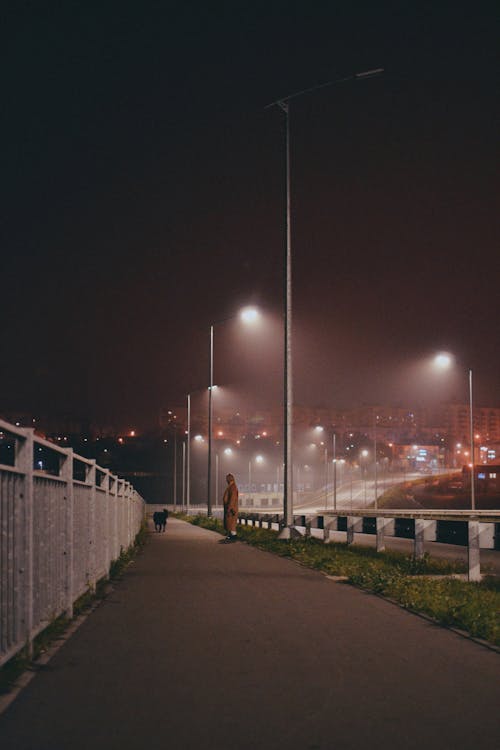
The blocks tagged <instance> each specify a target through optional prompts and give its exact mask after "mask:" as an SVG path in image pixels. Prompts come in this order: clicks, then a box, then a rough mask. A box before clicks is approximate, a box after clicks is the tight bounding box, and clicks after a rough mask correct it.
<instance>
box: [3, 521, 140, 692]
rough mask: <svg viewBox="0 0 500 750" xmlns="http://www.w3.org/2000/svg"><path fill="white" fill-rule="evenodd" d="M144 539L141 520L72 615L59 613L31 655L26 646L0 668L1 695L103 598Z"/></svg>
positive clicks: (9, 689)
mask: <svg viewBox="0 0 500 750" xmlns="http://www.w3.org/2000/svg"><path fill="white" fill-rule="evenodd" d="M146 539H147V525H146V524H145V523H144V524H143V525H142V526H141V528H140V530H139V532H138V533H137V535H136V537H135V539H134V542H133V544H132V545H131V546H130V547H129V548H128V550H124V549H122V550H121V552H120V556H119V557H118V559H117V560H113V562H112V563H111V565H110V569H109V577H108V578H101V580H99V581H97V584H96V588H95V590H92V589H90V588H89V589H88V591H86V592H85V593H84V594H82V596H80V597H79V598H78V599H77V600H76V601H75V602H74V604H73V617H72V618H69V617H66V615H60V617H56V618H54V619H53V620H52V622H51V623H50V624H49V625H48V626H47V627H46V628H45V629H44V630H42V632H41V633H39V634H38V635H37V636H36V638H35V639H34V640H33V648H32V656H31V657H30V654H29V650H28V648H27V647H25V648H23V649H22V650H21V651H19V652H18V653H17V654H16V655H15V656H14V657H13V658H12V659H10V660H9V661H8V662H7V663H6V664H4V665H3V666H2V667H1V668H0V696H1V695H5V694H6V693H9V692H10V691H11V690H12V688H13V687H14V686H15V683H16V680H17V679H18V678H19V677H20V675H21V674H22V673H23V672H25V671H26V670H28V669H35V668H36V666H35V665H36V662H37V660H38V659H39V658H40V657H41V656H42V655H43V654H44V653H46V652H47V651H48V649H49V648H50V646H51V645H52V644H53V643H54V642H55V641H57V640H59V639H61V638H63V637H64V634H65V632H66V630H67V629H68V627H69V626H70V625H71V623H72V622H74V621H75V620H76V618H77V617H79V616H80V615H81V614H83V613H84V612H85V611H86V610H88V609H90V607H92V606H93V605H94V604H95V603H96V602H97V601H99V600H100V599H104V597H105V596H106V589H107V586H108V584H109V582H110V581H116V580H119V579H120V578H121V576H122V574H123V571H124V570H125V568H126V567H127V565H128V564H129V563H130V562H131V560H133V559H134V557H135V556H136V555H137V553H138V552H139V551H140V550H141V548H142V547H143V546H144V545H145V543H146Z"/></svg>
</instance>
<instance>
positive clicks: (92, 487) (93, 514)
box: [87, 459, 97, 591]
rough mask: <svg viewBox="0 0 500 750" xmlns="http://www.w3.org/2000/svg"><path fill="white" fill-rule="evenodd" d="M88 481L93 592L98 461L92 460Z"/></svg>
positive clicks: (91, 585)
mask: <svg viewBox="0 0 500 750" xmlns="http://www.w3.org/2000/svg"><path fill="white" fill-rule="evenodd" d="M87 481H88V482H89V484H90V500H89V546H90V550H89V586H90V589H91V590H92V591H95V588H96V583H97V581H96V562H97V561H96V538H97V535H96V512H95V511H96V509H95V504H96V491H95V483H96V461H95V459H92V461H90V463H89V465H88V469H87Z"/></svg>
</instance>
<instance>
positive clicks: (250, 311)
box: [207, 307, 259, 516]
mask: <svg viewBox="0 0 500 750" xmlns="http://www.w3.org/2000/svg"><path fill="white" fill-rule="evenodd" d="M236 317H238V315H231V316H230V317H229V318H223V320H218V321H217V322H216V323H213V324H212V325H211V326H210V368H209V385H208V464H207V516H211V515H212V419H213V403H212V391H213V390H214V388H215V387H216V386H214V326H215V325H219V324H220V323H225V322H227V321H228V320H233V318H236ZM239 317H240V318H241V319H242V320H243V322H244V323H246V324H249V323H255V322H256V321H257V320H258V318H259V311H258V310H257V309H256V308H254V307H245V308H243V310H241V311H240V313H239Z"/></svg>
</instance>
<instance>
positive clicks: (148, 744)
mask: <svg viewBox="0 0 500 750" xmlns="http://www.w3.org/2000/svg"><path fill="white" fill-rule="evenodd" d="M219 539H220V537H219V536H218V535H217V534H215V533H213V532H209V531H206V530H203V529H199V528H197V527H193V526H190V525H188V524H185V523H182V522H181V521H178V520H176V519H170V520H169V522H168V527H167V533H166V534H156V535H155V534H152V536H151V539H150V541H149V543H148V545H147V546H146V548H145V550H144V552H143V553H142V554H141V555H140V556H139V558H138V559H137V561H136V562H135V563H134V564H133V565H132V566H131V567H130V568H129V569H128V571H127V572H126V574H125V576H124V578H123V580H122V581H121V582H120V583H119V584H117V586H116V587H115V590H114V591H113V593H112V594H111V595H110V596H109V597H108V598H107V599H106V600H105V601H104V602H103V603H102V604H101V605H100V606H99V607H98V608H97V609H96V610H95V612H94V613H93V614H92V615H91V616H90V617H88V618H87V620H86V621H85V622H84V623H83V625H82V626H81V627H80V628H79V629H78V630H77V631H76V633H75V634H74V635H73V636H72V637H71V638H70V639H69V640H68V641H67V642H66V643H65V644H64V645H63V647H62V648H61V649H60V650H59V651H58V652H57V654H56V655H55V656H54V657H53V659H52V660H51V661H50V662H49V664H48V665H47V667H46V668H44V669H43V670H41V671H40V672H39V673H38V674H37V676H36V677H35V679H34V680H33V681H32V682H31V683H30V684H29V685H28V687H27V688H26V689H25V690H24V691H23V692H22V693H21V694H20V696H19V697H18V698H17V700H16V701H15V702H14V703H13V704H12V705H11V707H10V708H9V709H8V710H7V712H6V713H5V714H3V715H2V716H1V717H0V746H1V748H2V750H104V749H105V748H106V749H109V750H115V748H116V750H118V749H119V748H120V750H128V749H129V748H130V749H131V750H132V749H136V748H137V749H139V748H148V750H149V749H150V748H152V749H153V750H156V748H162V750H163V749H165V748H169V749H171V750H191V749H193V750H194V749H195V748H196V750H212V749H214V750H215V748H217V749H218V750H239V749H240V748H241V750H247V749H250V748H263V749H265V750H268V749H269V750H274V749H276V750H285V748H286V750H313V749H314V750H319V749H320V750H328V749H329V748H332V749H333V748H334V749H335V750H342V749H344V748H345V749H347V748H349V749H352V750H354V749H356V750H358V748H363V747H364V746H367V747H370V748H374V749H375V750H378V748H380V749H382V748H384V749H389V750H390V749H391V748H404V749H405V750H407V749H412V748H419V749H420V748H422V747H424V748H425V750H432V749H433V748H436V750H437V749H438V748H439V750H448V748H449V750H452V749H453V750H472V749H474V750H486V749H488V750H493V748H496V747H497V746H498V736H499V730H500V721H499V712H498V708H499V703H500V702H499V697H500V691H499V687H498V673H499V672H498V667H499V665H500V660H499V656H498V654H497V653H495V652H493V651H491V650H489V649H487V648H484V647H482V646H480V645H478V644H476V643H474V642H472V641H469V640H467V639H464V638H462V637H460V636H459V635H457V634H455V633H453V632H450V631H448V630H446V629H443V628H440V627H438V626H435V625H432V624H430V623H429V622H427V621H426V620H424V619H422V618H419V617H417V616H415V615H411V614H409V613H407V612H405V611H404V610H402V609H400V608H399V607H396V606H395V605H392V604H390V603H388V602H386V601H384V600H382V599H380V598H378V597H375V596H371V595H369V594H365V593H363V592H361V591H358V590H356V589H354V588H352V587H349V586H346V585H344V584H339V583H335V582H333V581H331V580H328V579H327V578H326V577H325V576H323V575H321V574H319V573H316V572H313V571H310V570H307V569H305V568H302V567H300V566H299V565H297V564H295V563H293V562H292V561H290V560H286V559H283V558H279V557H275V556H273V555H271V554H268V553H265V552H260V551H259V550H256V549H254V548H252V547H250V546H247V545H245V544H242V543H237V544H233V545H220V544H218V543H217V542H218V540H219Z"/></svg>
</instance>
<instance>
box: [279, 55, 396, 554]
mask: <svg viewBox="0 0 500 750" xmlns="http://www.w3.org/2000/svg"><path fill="white" fill-rule="evenodd" d="M382 72H383V68H376V69H374V70H367V71H364V72H363V73H355V74H354V75H350V76H345V77H344V78H337V79H336V80H334V81H328V82H327V83H323V84H320V85H318V86H311V87H310V88H308V89H303V90H302V91H297V92H295V93H293V94H290V95H289V96H285V97H284V98H282V99H277V100H276V101H274V102H272V103H271V104H269V105H268V106H267V107H266V109H268V108H270V107H276V106H277V107H279V108H280V109H281V110H282V112H284V114H285V154H286V253H285V271H284V305H283V308H284V318H285V342H284V343H285V346H284V363H283V375H284V384H283V391H284V404H283V444H284V446H283V459H284V460H283V516H284V528H283V529H282V531H281V534H280V537H281V538H282V539H290V537H291V535H292V527H293V463H292V462H293V451H292V439H293V430H292V428H293V380H292V241H291V240H292V234H291V198H290V106H289V105H290V101H291V100H292V99H296V98H298V97H299V96H303V95H304V94H309V93H312V92H313V91H318V90H320V89H323V88H327V87H328V86H335V85H337V84H341V83H347V82H348V81H355V80H360V79H364V78H371V77H373V76H376V75H378V74H379V73H382Z"/></svg>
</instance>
